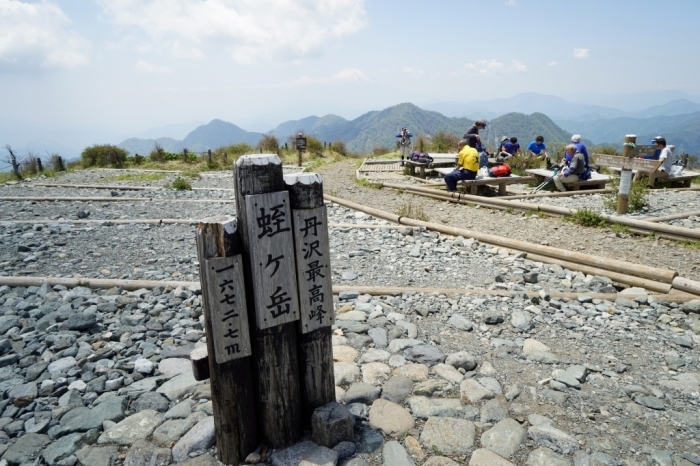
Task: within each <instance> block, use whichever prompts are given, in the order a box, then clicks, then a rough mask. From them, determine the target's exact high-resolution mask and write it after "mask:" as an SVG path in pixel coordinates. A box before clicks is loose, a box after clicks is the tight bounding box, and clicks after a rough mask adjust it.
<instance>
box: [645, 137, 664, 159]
mask: <svg viewBox="0 0 700 466" xmlns="http://www.w3.org/2000/svg"><path fill="white" fill-rule="evenodd" d="M659 139H663V138H662V137H661V136H656V137H655V138H654V139H652V140H651V143H652V144H653V145H656V141H657V140H659ZM660 155H661V149H656V150H655V151H654V153H653V154H651V155H643V156H641V157H640V159H647V160H659V156H660Z"/></svg>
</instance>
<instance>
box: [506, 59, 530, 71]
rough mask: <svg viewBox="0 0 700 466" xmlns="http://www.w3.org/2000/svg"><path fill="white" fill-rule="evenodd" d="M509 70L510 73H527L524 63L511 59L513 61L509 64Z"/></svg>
mask: <svg viewBox="0 0 700 466" xmlns="http://www.w3.org/2000/svg"><path fill="white" fill-rule="evenodd" d="M510 70H511V71H527V66H525V64H524V63H522V62H519V61H518V60H516V59H513V61H512V62H511V63H510Z"/></svg>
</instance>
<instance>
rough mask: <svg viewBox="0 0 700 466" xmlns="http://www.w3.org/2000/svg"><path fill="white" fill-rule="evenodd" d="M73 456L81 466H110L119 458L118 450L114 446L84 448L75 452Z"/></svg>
mask: <svg viewBox="0 0 700 466" xmlns="http://www.w3.org/2000/svg"><path fill="white" fill-rule="evenodd" d="M75 456H76V457H77V458H78V461H80V464H81V465H83V466H112V465H113V464H115V463H116V459H117V458H118V457H119V449H118V448H117V447H116V446H115V445H108V446H106V447H85V448H82V449H80V450H78V451H77V452H75Z"/></svg>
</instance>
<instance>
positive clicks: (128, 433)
mask: <svg viewBox="0 0 700 466" xmlns="http://www.w3.org/2000/svg"><path fill="white" fill-rule="evenodd" d="M161 422H163V415H162V414H160V413H158V412H156V411H153V410H145V411H141V412H140V413H136V414H133V415H131V416H129V417H127V418H126V419H124V420H123V421H121V422H120V423H118V424H116V425H115V426H113V427H111V428H110V429H108V430H106V431H105V432H104V433H103V434H102V435H100V438H99V439H98V440H97V443H99V444H104V443H116V444H117V445H131V444H133V443H134V442H135V441H137V440H142V439H145V438H148V437H149V436H150V435H151V434H152V433H153V431H154V430H155V428H156V427H158V426H159V425H160V424H161Z"/></svg>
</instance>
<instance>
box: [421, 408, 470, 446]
mask: <svg viewBox="0 0 700 466" xmlns="http://www.w3.org/2000/svg"><path fill="white" fill-rule="evenodd" d="M475 435H476V429H475V427H474V423H473V422H471V421H467V420H465V419H455V418H450V417H431V418H429V419H428V420H427V421H426V423H425V426H424V427H423V432H422V433H421V436H420V440H421V442H422V443H423V444H424V445H430V446H431V447H432V446H435V447H436V448H437V449H438V450H439V451H441V452H442V453H443V454H446V455H463V454H465V453H467V452H468V451H469V450H471V448H472V447H473V446H474V437H475Z"/></svg>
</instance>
